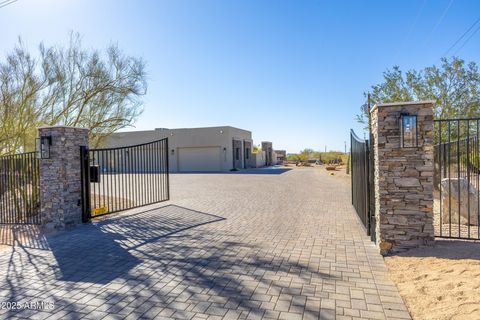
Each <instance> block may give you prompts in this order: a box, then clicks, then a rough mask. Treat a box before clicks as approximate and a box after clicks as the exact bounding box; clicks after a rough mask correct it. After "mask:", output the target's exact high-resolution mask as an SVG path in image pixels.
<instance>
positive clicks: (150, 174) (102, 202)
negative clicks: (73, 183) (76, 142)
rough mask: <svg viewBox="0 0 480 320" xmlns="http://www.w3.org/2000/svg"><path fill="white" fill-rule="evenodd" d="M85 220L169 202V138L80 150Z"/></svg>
mask: <svg viewBox="0 0 480 320" xmlns="http://www.w3.org/2000/svg"><path fill="white" fill-rule="evenodd" d="M80 158H81V168H82V170H81V172H82V205H83V221H84V222H87V221H89V220H90V219H91V218H92V217H97V216H101V215H105V214H109V213H113V212H117V211H123V210H127V209H132V208H136V207H141V206H145V205H149V204H153V203H157V202H162V201H166V200H169V199H170V191H169V190H170V183H169V173H168V170H169V169H168V138H165V139H162V140H158V141H153V142H149V143H144V144H139V145H134V146H126V147H118V148H103V149H90V150H88V149H87V148H85V147H82V148H81V149H80Z"/></svg>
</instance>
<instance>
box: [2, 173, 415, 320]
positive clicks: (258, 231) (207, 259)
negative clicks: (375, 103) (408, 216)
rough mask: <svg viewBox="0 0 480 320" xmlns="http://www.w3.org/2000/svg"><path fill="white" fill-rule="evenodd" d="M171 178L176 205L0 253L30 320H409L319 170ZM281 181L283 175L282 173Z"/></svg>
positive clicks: (5, 276) (345, 198) (22, 313)
mask: <svg viewBox="0 0 480 320" xmlns="http://www.w3.org/2000/svg"><path fill="white" fill-rule="evenodd" d="M253 172H256V173H257V174H248V173H234V174H177V175H172V177H171V183H172V200H171V201H169V202H166V203H162V204H160V205H157V206H150V207H144V208H142V209H137V210H135V211H132V212H128V213H123V214H120V215H116V216H110V217H109V218H107V219H105V220H103V221H100V222H97V223H93V224H90V225H83V226H80V227H77V228H75V229H74V230H71V231H68V232H64V233H59V234H55V235H52V236H48V237H44V238H41V239H38V240H37V241H34V242H32V243H29V244H28V245H17V246H15V247H13V248H9V249H7V250H5V251H2V252H0V270H2V272H1V274H0V288H1V290H0V301H4V302H6V301H18V302H20V303H22V304H23V303H24V302H31V301H47V302H54V309H53V310H42V311H39V310H26V309H23V310H7V309H2V310H0V317H2V318H14V317H23V318H30V319H45V318H48V319H79V318H85V319H102V318H104V319H141V318H143V319H151V318H156V319H261V318H264V319H357V318H365V319H387V318H388V319H408V318H409V314H408V312H407V309H406V308H405V305H404V303H403V301H402V299H401V297H400V296H399V294H398V291H397V289H396V287H395V286H394V284H393V283H392V282H391V281H389V280H388V279H387V278H386V267H385V265H384V263H383V259H382V257H381V256H380V255H379V254H378V250H377V249H376V248H375V247H374V245H373V244H372V243H371V242H370V240H369V239H368V237H367V236H366V235H365V232H364V230H363V229H362V227H361V225H360V223H359V221H358V218H357V217H356V215H355V212H354V211H353V209H352V207H351V205H350V187H349V185H348V184H347V183H345V181H341V180H339V179H337V178H336V177H330V176H327V175H325V174H324V173H323V172H320V171H319V169H314V168H310V169H295V170H291V171H288V172H284V173H281V174H258V173H271V172H270V171H267V170H263V171H253ZM274 172H279V173H280V172H281V171H274Z"/></svg>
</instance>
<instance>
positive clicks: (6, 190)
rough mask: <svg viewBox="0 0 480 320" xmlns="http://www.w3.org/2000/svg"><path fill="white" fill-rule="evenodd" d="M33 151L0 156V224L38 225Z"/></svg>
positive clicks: (38, 202) (38, 189) (36, 174)
mask: <svg viewBox="0 0 480 320" xmlns="http://www.w3.org/2000/svg"><path fill="white" fill-rule="evenodd" d="M39 181H40V180H39V177H38V159H37V158H36V153H35V152H28V153H21V154H15V155H11V156H2V157H0V224H39V223H40V188H39V185H40V183H39Z"/></svg>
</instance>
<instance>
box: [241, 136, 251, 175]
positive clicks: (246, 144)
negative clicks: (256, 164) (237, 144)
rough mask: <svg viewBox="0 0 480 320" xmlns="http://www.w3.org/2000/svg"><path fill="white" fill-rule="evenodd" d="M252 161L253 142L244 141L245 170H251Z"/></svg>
mask: <svg viewBox="0 0 480 320" xmlns="http://www.w3.org/2000/svg"><path fill="white" fill-rule="evenodd" d="M251 160H252V141H247V140H244V141H243V162H244V168H245V169H246V168H251V167H252V165H251Z"/></svg>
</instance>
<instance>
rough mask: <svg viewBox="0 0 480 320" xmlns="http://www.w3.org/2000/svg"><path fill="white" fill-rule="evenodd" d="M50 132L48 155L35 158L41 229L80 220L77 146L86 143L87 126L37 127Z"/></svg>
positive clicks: (40, 133) (63, 226)
mask: <svg viewBox="0 0 480 320" xmlns="http://www.w3.org/2000/svg"><path fill="white" fill-rule="evenodd" d="M38 130H39V136H40V137H42V136H50V137H51V146H50V158H49V159H40V160H39V162H40V163H39V166H40V167H39V174H40V201H41V215H42V216H41V221H42V227H43V229H44V230H45V231H47V232H49V231H54V230H63V229H65V228H67V227H70V226H74V225H75V224H79V223H81V222H82V206H81V178H80V174H81V172H80V146H87V147H88V129H84V128H76V127H67V126H52V127H41V128H39V129H38Z"/></svg>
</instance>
